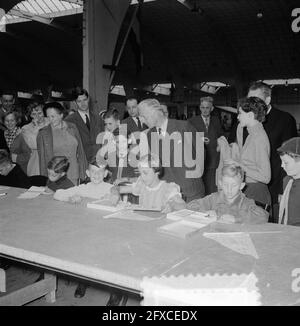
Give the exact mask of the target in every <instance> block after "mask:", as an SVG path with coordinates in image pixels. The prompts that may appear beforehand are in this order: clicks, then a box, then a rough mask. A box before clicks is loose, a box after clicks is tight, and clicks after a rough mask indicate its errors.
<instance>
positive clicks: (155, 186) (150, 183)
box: [112, 154, 185, 213]
mask: <svg viewBox="0 0 300 326" xmlns="http://www.w3.org/2000/svg"><path fill="white" fill-rule="evenodd" d="M138 169H139V173H140V177H139V178H138V180H137V181H136V182H135V183H133V184H132V185H129V186H119V187H118V186H115V187H114V188H112V193H115V194H128V193H131V194H133V195H135V196H138V197H139V205H140V206H142V207H143V208H147V209H158V210H161V211H162V212H163V213H168V212H171V211H174V210H180V209H183V208H184V207H185V202H184V200H183V199H182V198H181V193H180V188H179V186H178V185H177V184H176V183H174V182H170V183H168V182H166V181H163V180H160V176H161V175H162V173H163V167H162V165H161V162H160V160H159V158H158V157H157V156H155V155H153V154H148V155H145V156H143V157H142V158H141V159H140V161H139V164H138Z"/></svg>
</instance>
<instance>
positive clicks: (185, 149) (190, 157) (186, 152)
mask: <svg viewBox="0 0 300 326" xmlns="http://www.w3.org/2000/svg"><path fill="white" fill-rule="evenodd" d="M138 109H139V115H140V116H141V117H143V119H144V120H145V122H146V124H147V125H148V126H149V130H148V131H147V136H146V137H142V138H141V139H140V142H141V143H140V148H141V151H142V150H143V149H142V147H143V145H144V141H143V139H145V138H146V143H147V144H146V145H147V146H148V148H149V149H150V150H151V153H154V152H155V154H158V155H159V157H160V159H161V162H162V165H163V167H164V175H163V177H162V179H163V180H165V181H167V182H175V183H177V184H178V185H179V186H180V188H181V192H182V195H183V199H184V200H185V201H187V202H189V201H191V200H193V199H197V198H202V197H203V196H204V185H203V182H202V178H201V177H202V174H203V160H204V157H203V152H204V150H203V140H202V137H201V135H202V134H201V135H200V134H198V135H196V130H195V128H194V127H193V126H192V125H191V124H190V123H189V122H188V121H180V120H174V119H168V118H167V117H166V115H165V113H164V111H163V108H162V107H161V105H160V103H159V102H158V101H157V100H156V99H147V100H144V101H142V102H141V103H139V105H138ZM196 139H197V143H196ZM153 140H154V141H153ZM155 144H157V147H156V148H155V146H154V145H155ZM165 146H166V147H165ZM168 146H169V150H170V151H168V148H167V147H168ZM166 153H167V155H166ZM141 155H142V153H141ZM166 156H167V157H166Z"/></svg>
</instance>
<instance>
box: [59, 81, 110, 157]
mask: <svg viewBox="0 0 300 326" xmlns="http://www.w3.org/2000/svg"><path fill="white" fill-rule="evenodd" d="M74 100H75V103H76V105H77V109H78V110H77V112H75V113H73V114H71V115H69V116H67V117H66V119H65V120H66V121H69V122H72V123H74V124H75V125H76V127H77V129H78V130H79V134H80V137H81V141H82V144H83V147H84V151H85V154H86V158H87V160H88V161H89V162H90V161H91V160H92V159H93V157H94V156H95V155H96V153H97V151H98V149H99V148H100V145H97V144H96V138H97V136H98V134H99V133H100V132H103V131H104V123H103V121H102V120H101V118H100V116H99V115H98V114H96V113H95V112H93V111H92V110H91V109H90V107H89V94H88V92H87V91H86V90H85V89H83V88H80V87H77V88H76V90H75V92H74Z"/></svg>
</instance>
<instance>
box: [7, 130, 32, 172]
mask: <svg viewBox="0 0 300 326" xmlns="http://www.w3.org/2000/svg"><path fill="white" fill-rule="evenodd" d="M10 151H11V154H16V155H17V159H16V163H18V164H19V165H20V166H21V168H22V169H23V171H24V172H25V173H26V174H27V164H28V161H29V159H30V154H31V150H30V148H29V147H28V145H27V143H26V142H25V140H24V138H23V135H22V134H19V135H18V136H17V137H16V139H15V140H14V142H13V144H12V146H11V149H10Z"/></svg>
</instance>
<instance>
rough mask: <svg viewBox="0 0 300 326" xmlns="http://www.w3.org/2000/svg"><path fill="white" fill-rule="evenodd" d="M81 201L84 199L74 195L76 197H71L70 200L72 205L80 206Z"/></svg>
mask: <svg viewBox="0 0 300 326" xmlns="http://www.w3.org/2000/svg"><path fill="white" fill-rule="evenodd" d="M81 200H82V198H81V197H80V196H79V195H74V196H72V197H70V199H69V201H70V203H72V204H78V203H80V202H81Z"/></svg>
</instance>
